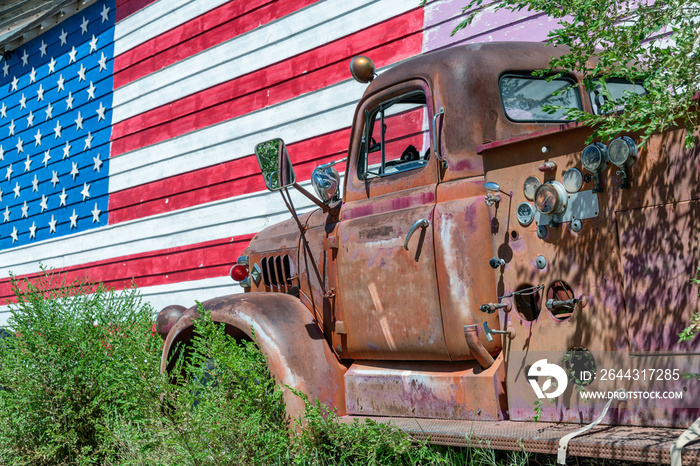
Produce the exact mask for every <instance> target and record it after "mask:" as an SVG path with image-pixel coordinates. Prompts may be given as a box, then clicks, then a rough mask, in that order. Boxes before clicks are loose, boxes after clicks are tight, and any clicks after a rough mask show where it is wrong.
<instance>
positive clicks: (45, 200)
mask: <svg viewBox="0 0 700 466" xmlns="http://www.w3.org/2000/svg"><path fill="white" fill-rule="evenodd" d="M48 202H49V198H48V197H46V195H44V194H42V195H41V202H40V203H39V207H41V213H42V214H43V213H44V211H45V210H46V209H48V208H49V206H48Z"/></svg>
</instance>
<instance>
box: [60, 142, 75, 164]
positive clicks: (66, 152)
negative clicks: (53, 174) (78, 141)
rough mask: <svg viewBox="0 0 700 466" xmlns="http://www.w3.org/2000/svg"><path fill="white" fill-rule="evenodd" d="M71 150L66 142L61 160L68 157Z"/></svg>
mask: <svg viewBox="0 0 700 466" xmlns="http://www.w3.org/2000/svg"><path fill="white" fill-rule="evenodd" d="M72 148H73V146H71V145H70V144H69V143H68V141H66V147H64V148H63V157H61V160H63V159H65V158H66V157H70V150H71V149H72Z"/></svg>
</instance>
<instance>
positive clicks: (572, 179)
mask: <svg viewBox="0 0 700 466" xmlns="http://www.w3.org/2000/svg"><path fill="white" fill-rule="evenodd" d="M562 181H563V183H564V187H565V188H566V190H567V191H569V192H570V193H577V192H578V190H579V189H581V186H583V175H581V172H580V171H578V169H577V168H573V167H572V168H569V169H568V170H566V171H565V172H564V175H563V176H562Z"/></svg>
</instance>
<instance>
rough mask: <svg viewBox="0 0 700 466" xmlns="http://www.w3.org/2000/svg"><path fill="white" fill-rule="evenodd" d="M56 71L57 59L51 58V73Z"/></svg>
mask: <svg viewBox="0 0 700 466" xmlns="http://www.w3.org/2000/svg"><path fill="white" fill-rule="evenodd" d="M54 71H56V59H55V58H54V57H51V61H50V62H49V73H53V72H54Z"/></svg>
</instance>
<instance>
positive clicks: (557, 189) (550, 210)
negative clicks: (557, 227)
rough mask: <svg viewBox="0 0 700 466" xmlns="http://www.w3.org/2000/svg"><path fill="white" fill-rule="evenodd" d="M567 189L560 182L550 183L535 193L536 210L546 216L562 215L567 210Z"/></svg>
mask: <svg viewBox="0 0 700 466" xmlns="http://www.w3.org/2000/svg"><path fill="white" fill-rule="evenodd" d="M567 200H568V196H567V194H566V188H564V185H563V184H561V183H560V182H558V181H548V182H547V183H545V184H543V185H541V186H540V187H539V188H537V191H536V192H535V208H536V209H537V210H538V211H539V212H540V213H541V214H545V215H553V214H560V213H562V212H564V211H565V210H566V201H567Z"/></svg>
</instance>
